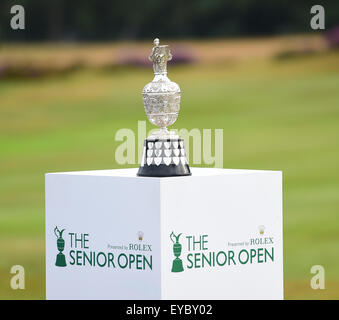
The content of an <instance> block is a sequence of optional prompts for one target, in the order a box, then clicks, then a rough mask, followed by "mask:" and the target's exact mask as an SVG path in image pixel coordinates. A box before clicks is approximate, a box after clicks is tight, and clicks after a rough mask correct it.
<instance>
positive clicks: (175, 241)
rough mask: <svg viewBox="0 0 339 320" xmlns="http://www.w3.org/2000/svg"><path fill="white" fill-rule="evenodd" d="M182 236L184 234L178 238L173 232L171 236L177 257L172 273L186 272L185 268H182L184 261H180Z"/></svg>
mask: <svg viewBox="0 0 339 320" xmlns="http://www.w3.org/2000/svg"><path fill="white" fill-rule="evenodd" d="M181 235H182V233H180V234H178V235H177V236H176V235H175V234H174V232H173V231H172V233H171V234H170V239H171V240H172V242H173V253H174V256H175V259H174V260H173V264H172V270H171V271H172V272H182V271H184V267H183V266H182V260H181V259H179V257H180V255H181V249H182V246H181V244H180V243H179V238H180V236H181Z"/></svg>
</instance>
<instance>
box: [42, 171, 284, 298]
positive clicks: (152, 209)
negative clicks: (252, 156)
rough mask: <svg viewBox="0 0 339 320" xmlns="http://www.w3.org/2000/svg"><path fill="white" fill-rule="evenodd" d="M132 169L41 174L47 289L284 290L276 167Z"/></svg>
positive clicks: (263, 294)
mask: <svg viewBox="0 0 339 320" xmlns="http://www.w3.org/2000/svg"><path fill="white" fill-rule="evenodd" d="M136 172H137V169H123V170H103V171H85V172H66V173H50V174H46V296H47V299H282V298H283V239H282V174H281V172H280V171H253V170H228V169H202V168H192V176H189V177H174V178H144V177H136ZM56 226H57V227H58V228H59V230H62V229H65V231H64V232H63V234H62V238H63V239H64V241H65V247H64V250H63V252H62V254H63V255H64V256H65V261H66V266H65V267H60V266H56V265H55V263H56V256H57V254H58V252H59V251H58V249H57V237H56V235H55V234H54V228H55V227H56ZM139 231H141V232H139ZM172 231H173V232H174V234H175V235H176V236H177V235H178V234H180V233H182V235H181V236H180V237H179V239H178V240H179V243H180V244H181V246H182V248H181V253H180V252H179V253H180V256H179V259H180V260H181V261H182V267H183V271H181V272H172V263H173V260H174V259H175V256H174V251H173V245H174V243H173V242H172V241H171V239H170V234H171V233H172ZM260 231H261V233H260ZM139 238H140V239H139ZM141 238H142V240H141ZM173 239H174V238H173ZM174 241H175V239H174ZM61 242H62V241H61ZM59 245H60V244H59ZM179 246H180V245H176V253H177V254H178V250H179V249H178V247H179ZM179 251H180V250H179ZM179 264H180V263H179ZM179 269H180V268H179ZM174 271H180V270H178V268H177V270H174Z"/></svg>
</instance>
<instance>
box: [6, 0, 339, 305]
mask: <svg viewBox="0 0 339 320" xmlns="http://www.w3.org/2000/svg"><path fill="white" fill-rule="evenodd" d="M17 4H19V5H22V6H23V7H24V8H25V29H24V30H13V29H12V28H11V26H10V20H11V18H12V16H13V14H11V13H10V10H11V7H12V6H13V5H17ZM314 4H321V5H323V7H324V8H325V30H312V28H311V26H310V20H311V18H312V15H311V13H310V10H311V7H312V6H313V5H314ZM338 26H339V2H338V1H317V2H316V3H312V1H302V0H299V1H294V2H291V1H283V0H275V1H269V0H261V1H254V0H238V1H228V0H195V1H193V0H188V1H179V0H178V1H177V0H171V1H169V0H167V1H159V0H149V1H147V0H145V1H133V2H132V1H128V0H127V1H108V0H106V1H104V0H96V1H94V0H92V1H89V0H81V1H76V0H73V1H66V0H49V1H45V0H15V1H7V0H1V2H0V298H1V299H43V298H45V266H44V232H45V231H44V174H45V173H46V172H55V171H72V170H93V169H112V168H119V167H121V166H119V165H118V164H117V163H116V162H115V160H114V154H115V149H116V147H117V146H118V145H119V144H120V142H116V141H115V139H114V137H115V133H116V132H117V130H119V129H120V128H131V129H133V130H136V129H137V121H138V120H146V116H145V113H144V108H143V102H142V97H141V90H142V88H143V86H144V85H145V84H146V83H148V82H149V81H151V80H152V76H153V72H152V68H151V65H150V64H149V62H148V59H147V57H148V55H149V53H150V51H151V48H152V46H153V39H154V38H155V37H159V38H160V41H161V43H167V44H170V45H171V49H172V53H173V60H172V61H171V62H170V69H169V77H170V78H171V79H172V80H174V81H175V82H177V83H178V84H179V85H180V87H181V90H182V103H181V107H182V108H181V111H180V115H179V118H178V121H177V122H176V123H175V125H174V127H175V128H178V129H180V128H187V129H189V130H190V129H192V128H200V129H203V128H222V129H224V146H223V147H224V149H223V150H224V155H223V158H224V168H243V169H272V170H282V171H283V174H284V272H285V273H284V275H285V298H287V299H338V298H339V219H338V208H339V183H338V180H339V171H338V156H339V149H338V148H339V49H338V47H339V28H338ZM147 129H148V130H149V129H152V126H151V125H150V124H149V123H147ZM136 151H137V150H136ZM136 166H138V165H137V164H136V165H134V166H133V167H136ZM123 167H127V166H123ZM336 168H337V169H336ZM16 264H19V265H22V266H24V268H25V272H26V289H25V290H12V289H11V288H10V285H9V282H10V279H11V276H12V275H11V274H10V268H11V266H13V265H16ZM313 265H322V266H324V268H325V272H326V273H325V276H326V282H325V285H326V289H325V290H312V289H311V287H310V279H311V277H312V276H313V275H312V274H311V273H310V269H311V267H312V266H313Z"/></svg>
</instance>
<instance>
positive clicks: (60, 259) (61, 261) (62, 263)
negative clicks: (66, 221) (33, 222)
mask: <svg viewBox="0 0 339 320" xmlns="http://www.w3.org/2000/svg"><path fill="white" fill-rule="evenodd" d="M64 231H65V229H62V230H61V231H60V230H59V229H58V227H55V228H54V234H55V235H56V237H57V247H58V250H59V253H58V254H57V257H56V262H55V265H56V266H57V267H66V258H65V255H64V254H63V253H62V251H64V248H65V240H64V239H63V238H62V233H63V232H64Z"/></svg>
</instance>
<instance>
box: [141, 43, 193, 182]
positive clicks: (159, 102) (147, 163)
mask: <svg viewBox="0 0 339 320" xmlns="http://www.w3.org/2000/svg"><path fill="white" fill-rule="evenodd" d="M149 59H150V60H151V61H152V62H153V70H154V79H153V80H152V82H150V83H148V84H147V85H146V86H145V87H144V89H143V90H142V95H143V100H144V106H145V111H146V115H147V118H148V120H149V121H150V122H151V123H152V124H154V125H156V126H158V127H160V129H159V130H158V131H156V132H154V133H153V134H152V135H151V136H149V137H148V138H147V139H146V140H145V142H144V147H143V154H142V159H141V164H140V168H139V171H138V176H145V177H173V176H188V175H191V172H190V168H189V166H188V162H187V158H186V152H185V148H184V140H183V139H181V138H180V137H179V136H178V135H177V134H176V133H175V132H174V131H169V130H168V129H167V127H168V126H170V125H172V124H173V123H174V122H175V121H176V120H177V118H178V114H179V110H180V95H181V93H180V87H179V86H178V84H176V83H175V82H173V81H171V80H170V79H169V78H168V77H167V61H169V60H171V59H172V55H171V53H170V49H169V46H168V45H160V44H159V39H155V40H154V47H153V49H152V53H151V55H150V56H149Z"/></svg>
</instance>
